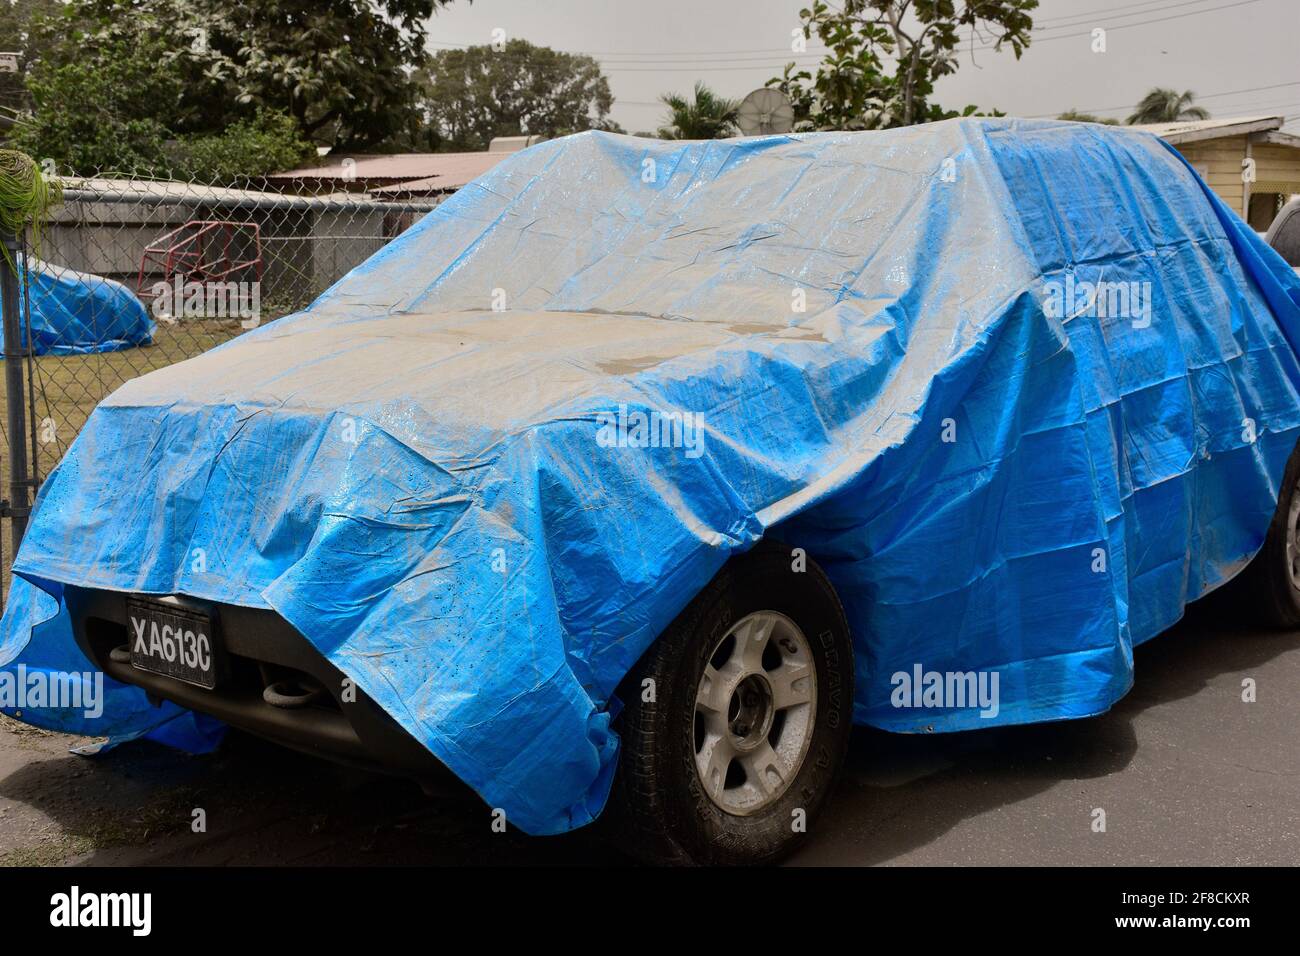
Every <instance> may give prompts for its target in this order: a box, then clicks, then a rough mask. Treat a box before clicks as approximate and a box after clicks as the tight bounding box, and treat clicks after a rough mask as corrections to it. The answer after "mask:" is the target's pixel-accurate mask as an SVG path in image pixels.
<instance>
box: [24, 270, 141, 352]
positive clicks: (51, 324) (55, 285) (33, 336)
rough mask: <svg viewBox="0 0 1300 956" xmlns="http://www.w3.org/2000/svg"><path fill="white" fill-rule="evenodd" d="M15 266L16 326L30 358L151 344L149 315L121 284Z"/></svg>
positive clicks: (87, 274)
mask: <svg viewBox="0 0 1300 956" xmlns="http://www.w3.org/2000/svg"><path fill="white" fill-rule="evenodd" d="M19 265H20V268H21V267H22V266H23V265H27V268H25V269H23V270H22V271H23V279H24V283H25V286H26V289H27V305H28V307H27V308H26V309H24V310H23V312H22V314H21V315H20V316H19V323H20V329H21V331H22V335H23V346H24V348H25V347H26V346H27V345H28V341H27V340H28V338H29V337H30V345H31V349H32V353H33V354H34V355H85V354H90V353H95V352H117V351H120V350H122V349H129V348H135V347H136V346H138V345H148V344H149V343H151V342H152V341H153V333H154V329H155V325H154V321H153V319H152V318H150V316H149V311H148V310H147V309H146V308H145V306H144V303H142V302H141V301H140V300H139V299H138V298H136V296H135V293H133V292H132V291H131V290H130V289H128V288H127V287H126V286H124V285H123V284H122V283H120V282H115V281H113V280H112V279H106V278H104V277H103V276H97V275H90V274H89V273H85V272H77V271H76V270H75V269H69V268H67V267H65V266H57V265H54V264H53V263H49V262H43V261H41V260H40V259H37V258H35V257H32V258H31V259H30V260H26V259H24V258H23V257H21V256H20V257H19ZM29 319H30V328H31V331H30V333H29V332H28V326H29V321H28V320H29ZM2 339H3V336H0V341H2Z"/></svg>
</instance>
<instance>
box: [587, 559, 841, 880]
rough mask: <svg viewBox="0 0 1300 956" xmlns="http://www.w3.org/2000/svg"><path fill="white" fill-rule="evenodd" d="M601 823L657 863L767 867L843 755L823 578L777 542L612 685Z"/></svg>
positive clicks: (732, 574) (833, 603) (832, 610)
mask: <svg viewBox="0 0 1300 956" xmlns="http://www.w3.org/2000/svg"><path fill="white" fill-rule="evenodd" d="M621 696H622V699H623V701H624V704H625V707H624V710H623V712H622V714H621V715H620V718H619V722H618V730H619V732H620V736H621V738H622V746H623V749H622V754H621V756H620V760H619V768H618V775H617V778H616V780H615V784H614V792H613V794H612V795H611V798H610V807H609V812H608V815H609V817H610V820H609V821H608V822H609V824H610V825H612V827H613V828H614V831H615V838H616V840H617V841H618V842H619V843H620V844H621V845H623V846H624V848H626V849H627V850H629V851H630V852H631V853H632V854H633V855H635V856H637V857H639V858H640V859H642V860H644V861H647V862H653V863H685V864H753V863H766V862H771V861H773V860H776V859H778V858H780V857H781V856H783V855H784V854H786V853H788V852H790V851H791V850H792V849H794V847H795V846H796V845H797V844H798V843H799V841H800V840H801V839H802V838H803V837H804V836H805V835H806V833H807V831H808V829H809V827H810V826H811V824H812V822H813V820H814V819H815V818H816V816H817V813H818V811H819V810H820V809H821V806H822V804H823V803H824V802H825V800H826V798H827V796H828V794H829V793H830V791H831V789H832V787H833V785H834V783H835V779H836V777H837V775H838V773H839V769H840V766H841V764H842V763H843V760H844V754H845V751H846V749H847V747H848V742H849V732H850V729H851V724H852V707H853V646H852V643H851V641H850V638H849V629H848V624H847V622H846V621H845V618H844V611H843V609H842V608H841V606H840V602H839V599H838V598H837V597H836V595H835V591H834V588H832V586H831V583H830V581H829V580H827V578H826V575H825V574H824V573H823V572H822V570H821V569H820V568H819V567H817V566H816V564H814V563H813V562H812V561H811V560H810V559H807V558H806V557H804V556H803V555H802V552H792V550H791V549H790V548H786V547H783V546H780V545H777V544H773V543H763V544H760V545H759V546H758V547H756V548H755V549H753V550H752V551H750V552H748V553H747V554H744V555H741V556H739V557H736V558H734V559H732V560H731V561H730V562H728V563H727V565H726V566H725V567H724V568H723V569H722V571H721V572H720V573H719V574H718V575H717V577H715V578H714V580H713V581H712V582H710V584H709V585H708V586H707V587H706V588H705V589H704V590H703V592H701V593H700V594H699V595H698V596H697V597H696V598H695V600H694V601H692V602H691V604H690V605H689V606H688V607H687V608H686V610H685V611H683V612H682V614H681V615H680V616H679V617H678V618H677V620H676V621H674V622H673V624H672V625H671V626H670V627H669V628H668V630H667V631H666V632H665V633H664V634H663V635H662V636H661V637H660V638H659V640H658V641H657V642H656V643H655V645H654V647H652V648H651V649H650V651H649V652H648V653H647V655H646V656H645V658H643V659H642V661H641V662H640V664H639V665H638V667H637V668H635V669H634V670H633V672H632V673H631V674H630V675H629V678H628V680H627V681H625V682H624V684H623V687H622V694H621Z"/></svg>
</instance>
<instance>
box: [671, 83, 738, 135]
mask: <svg viewBox="0 0 1300 956" xmlns="http://www.w3.org/2000/svg"><path fill="white" fill-rule="evenodd" d="M659 100H660V102H662V103H663V104H664V106H666V107H668V116H667V125H665V126H661V127H660V128H659V136H660V138H662V139H725V138H726V137H728V136H731V135H734V133H735V132H736V110H737V109H739V108H740V101H739V100H729V99H726V98H725V97H722V96H718V95H717V94H716V93H714V92H713V91H712V90H711V89H709V88H708V87H707V86H705V85H704V84H703V83H701V82H699V81H698V80H697V81H696V83H695V91H694V94H693V97H692V98H691V99H687V98H686V97H685V96H682V95H681V94H680V93H665V94H664V95H663V96H661V97H659Z"/></svg>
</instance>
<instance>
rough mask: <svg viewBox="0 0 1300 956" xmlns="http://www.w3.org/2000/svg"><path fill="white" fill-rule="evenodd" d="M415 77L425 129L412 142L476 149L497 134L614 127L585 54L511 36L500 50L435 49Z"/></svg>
mask: <svg viewBox="0 0 1300 956" xmlns="http://www.w3.org/2000/svg"><path fill="white" fill-rule="evenodd" d="M417 76H418V79H419V81H420V85H421V92H420V94H419V96H418V104H419V110H420V112H421V114H422V117H423V123H424V126H425V128H426V131H427V132H426V133H425V137H424V139H423V141H419V140H417V142H416V143H414V144H413V145H418V146H423V147H425V148H430V149H441V150H478V149H487V146H488V143H490V142H491V141H492V139H493V138H494V137H497V136H521V135H524V134H528V135H540V136H543V137H546V138H551V137H555V136H563V135H566V134H568V133H576V132H581V131H582V130H588V129H617V128H618V127H617V126H616V125H615V124H614V123H612V122H611V121H610V120H609V118H608V117H609V110H610V107H611V106H612V105H613V103H614V96H613V94H612V93H611V92H610V89H609V81H608V80H607V79H606V78H605V76H604V74H603V73H602V72H601V69H600V64H599V63H597V62H596V61H595V60H594V59H592V58H591V57H589V56H581V55H578V54H573V53H562V52H560V51H558V50H552V49H550V48H549V47H544V46H534V45H533V44H531V43H529V42H528V41H527V40H518V39H516V40H510V41H509V42H507V43H504V44H502V45H501V47H500V48H496V47H493V46H471V47H468V48H466V49H458V50H440V51H438V52H437V53H435V54H433V56H432V57H431V58H430V62H429V64H428V66H427V67H425V68H424V69H423V70H422V71H420V73H418V74H417Z"/></svg>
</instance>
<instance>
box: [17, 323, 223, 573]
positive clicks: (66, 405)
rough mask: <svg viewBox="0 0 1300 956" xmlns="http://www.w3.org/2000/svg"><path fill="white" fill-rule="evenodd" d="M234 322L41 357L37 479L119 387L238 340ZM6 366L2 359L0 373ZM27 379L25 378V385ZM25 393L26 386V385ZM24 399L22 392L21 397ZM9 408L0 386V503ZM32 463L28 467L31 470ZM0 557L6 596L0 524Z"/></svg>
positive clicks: (166, 328) (170, 328)
mask: <svg viewBox="0 0 1300 956" xmlns="http://www.w3.org/2000/svg"><path fill="white" fill-rule="evenodd" d="M241 331H242V329H241V328H240V325H239V322H238V320H226V319H189V320H184V321H181V322H176V323H172V324H165V323H162V322H159V323H158V326H157V329H156V331H155V332H154V338H153V343H152V344H151V345H146V346H141V347H139V348H132V349H124V350H122V351H120V352H101V353H97V354H93V355H41V356H37V357H36V358H35V359H33V361H32V368H33V381H32V382H31V387H32V391H33V392H34V393H35V406H36V416H35V418H36V420H35V427H36V434H37V439H36V450H37V456H36V461H35V465H36V474H37V476H38V477H39V478H40V479H44V478H45V477H46V476H47V475H49V473H50V472H51V471H52V470H53V469H54V466H55V465H57V464H58V463H59V460H60V459H61V458H62V457H63V455H64V453H65V452H66V451H67V450H68V446H69V445H70V444H71V443H72V440H73V439H74V438H76V436H77V434H78V433H79V432H80V431H81V428H82V426H83V425H85V424H86V419H87V418H89V417H90V413H91V412H92V411H94V408H95V406H96V405H98V404H99V403H100V401H102V400H103V399H104V398H106V397H107V396H108V395H109V394H110V393H112V392H113V391H114V390H116V389H117V388H118V387H119V386H120V385H122V384H124V383H125V382H128V381H130V380H131V379H133V378H137V377H139V376H141V375H144V374H145V373H147V372H151V371H153V370H155V369H159V368H165V367H166V366H168V365H174V364H175V363H176V362H181V361H184V360H185V359H188V358H193V357H194V356H196V355H200V354H202V353H203V352H206V351H207V350H208V349H211V348H214V347H215V346H218V345H220V344H221V343H223V342H227V341H229V340H230V339H232V338H234V337H235V336H236V335H238V334H239V333H240V332H241ZM3 368H4V361H3V359H0V370H2V369H3ZM25 378H26V376H24V379H25ZM24 390H26V382H24ZM24 394H26V391H24ZM32 424H33V423H32V416H31V409H30V408H29V409H28V414H27V429H28V435H27V436H25V438H26V445H27V447H28V456H29V457H30V455H31V434H30V432H31V428H32ZM8 428H9V407H8V401H7V397H6V395H5V390H4V388H3V385H0V475H3V482H2V484H0V497H3V498H8V497H9V441H10V440H11V436H10V435H9V434H8ZM30 468H31V463H30V462H29V469H30ZM0 525H3V528H2V529H0V533H2V537H0V544H2V546H3V548H4V551H3V574H4V593H5V594H6V595H7V594H8V592H9V568H10V566H11V565H12V563H13V555H14V552H13V528H12V526H11V525H12V523H11V522H10V521H0Z"/></svg>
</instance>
